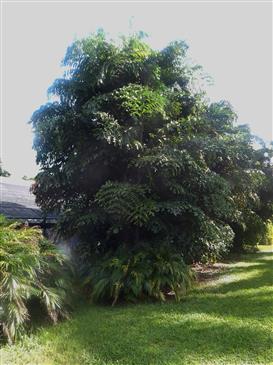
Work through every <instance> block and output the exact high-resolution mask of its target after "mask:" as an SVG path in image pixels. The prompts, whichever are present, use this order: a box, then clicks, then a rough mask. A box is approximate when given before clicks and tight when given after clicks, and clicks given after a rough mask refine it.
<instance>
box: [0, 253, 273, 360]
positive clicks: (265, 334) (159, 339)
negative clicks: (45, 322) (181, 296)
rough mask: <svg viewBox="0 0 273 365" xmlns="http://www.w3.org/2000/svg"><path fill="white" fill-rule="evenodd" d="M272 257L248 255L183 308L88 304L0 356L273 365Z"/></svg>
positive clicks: (226, 267) (173, 305)
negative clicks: (64, 319)
mask: <svg viewBox="0 0 273 365" xmlns="http://www.w3.org/2000/svg"><path fill="white" fill-rule="evenodd" d="M272 258H273V254H272V253H271V252H262V253H257V254H249V255H245V256H243V257H242V258H240V260H236V261H233V262H229V263H228V264H225V265H223V268H222V269H221V270H220V271H219V272H218V273H217V274H216V276H215V277H213V279H211V280H204V281H202V282H201V284H200V285H199V287H198V288H196V289H195V290H193V291H192V292H191V294H190V295H188V296H187V297H186V298H185V300H184V301H183V302H180V303H173V302H168V303H164V304H136V305H126V306H124V305H123V306H116V307H113V308H112V307H106V306H105V307H103V306H92V305H84V306H82V307H81V308H80V309H78V310H77V311H76V312H74V314H73V316H72V318H71V319H70V320H67V321H65V322H63V323H60V324H58V325H56V326H48V327H41V328H40V329H39V330H38V331H36V333H34V334H32V335H31V337H26V338H24V339H23V340H21V341H20V342H18V343H17V344H16V345H13V346H4V347H3V348H2V349H1V350H0V354H1V355H0V359H1V361H0V364H1V365H19V364H20V365H26V364H31V365H114V364H115V365H117V364H119V365H133V364H134V365H148V364H149V365H160V364H162V365H163V364H164V365H167V364H168V365H182V364H183V365H184V364H185V365H193V364H196V365H208V364H210V365H212V364H213V365H222V364H225V365H235V364H242V365H247V364H255V365H258V364H266V365H269V364H273V351H272V348H273V336H272V328H273V321H272V318H273V285H272V284H273V265H272V264H273V263H272Z"/></svg>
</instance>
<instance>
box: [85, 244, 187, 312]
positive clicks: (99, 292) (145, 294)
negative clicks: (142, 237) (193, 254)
mask: <svg viewBox="0 0 273 365" xmlns="http://www.w3.org/2000/svg"><path fill="white" fill-rule="evenodd" d="M193 279H194V275H193V272H192V271H191V270H190V269H189V268H188V267H187V266H186V265H185V264H184V262H183V259H182V257H181V255H179V254H176V253H174V252H172V248H171V247H169V246H163V245H161V246H160V247H159V248H157V249H155V248H154V247H150V246H148V247H146V246H143V247H138V248H137V251H136V250H133V251H128V249H127V248H126V247H119V248H118V249H117V250H116V251H115V252H114V253H113V252H111V251H110V252H108V253H107V254H106V255H105V257H103V258H99V259H98V262H97V264H95V265H94V266H92V269H91V272H90V274H89V276H88V278H87V279H86V281H85V284H87V283H90V284H91V288H92V299H93V300H94V301H99V300H106V301H108V300H111V302H112V305H114V304H115V303H116V302H117V301H118V300H126V301H129V302H135V301H136V300H138V299H145V298H153V299H156V300H159V301H165V300H166V296H167V295H174V297H175V299H176V300H177V301H179V300H181V299H182V298H183V296H184V295H185V294H186V292H187V290H188V289H189V288H190V287H191V284H192V281H193ZM170 291H171V292H170Z"/></svg>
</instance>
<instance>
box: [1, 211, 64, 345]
mask: <svg viewBox="0 0 273 365" xmlns="http://www.w3.org/2000/svg"><path fill="white" fill-rule="evenodd" d="M64 268H65V258H64V256H63V255H62V254H60V253H58V252H57V249H56V248H55V247H54V246H53V245H52V244H50V243H49V242H48V241H46V240H45V239H44V238H43V237H42V233H41V231H40V230H39V229H37V228H25V227H22V224H20V223H16V222H13V223H12V222H9V221H7V220H6V219H5V218H4V217H3V216H0V331H1V332H2V333H3V335H4V336H5V337H7V339H8V341H9V342H12V341H13V340H14V339H15V338H16V337H17V336H18V335H20V334H22V332H24V330H25V329H26V323H27V321H28V319H29V317H30V315H29V306H28V305H29V303H30V300H33V299H34V298H36V299H38V300H39V301H40V303H41V304H42V305H43V306H44V307H45V308H46V310H47V313H48V315H49V316H50V318H51V319H52V321H53V322H56V321H57V320H58V318H59V317H63V316H67V308H66V304H67V295H68V283H69V281H68V279H67V275H66V274H65V272H66V271H67V269H66V270H65V269H64Z"/></svg>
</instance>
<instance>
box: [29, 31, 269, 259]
mask: <svg viewBox="0 0 273 365" xmlns="http://www.w3.org/2000/svg"><path fill="white" fill-rule="evenodd" d="M186 51H187V46H186V44H185V43H184V42H174V43H171V44H170V45H169V46H167V47H166V48H165V49H163V50H161V51H157V50H153V49H151V48H150V47H149V46H148V45H147V44H145V42H144V41H143V40H142V39H141V38H140V37H137V36H134V37H130V38H128V39H123V41H122V43H121V45H116V44H115V43H113V42H112V41H107V39H106V37H105V36H104V34H103V33H102V32H99V33H98V34H97V35H94V36H91V37H89V38H87V39H84V40H81V41H76V42H75V43H73V44H72V46H71V47H69V48H68V50H67V54H66V56H65V58H64V61H63V64H64V66H65V67H66V69H67V71H66V73H65V75H64V78H62V79H58V80H56V81H55V82H54V84H53V85H52V87H51V88H50V90H49V92H50V93H51V94H53V95H54V96H55V98H56V97H57V98H58V101H55V102H52V103H48V104H46V105H44V106H42V107H41V108H40V109H39V110H37V111H36V112H35V113H34V114H33V116H32V119H31V122H32V125H33V128H34V132H35V142H34V148H35V149H36V151H37V162H38V163H39V164H40V167H41V172H40V173H39V174H38V176H37V178H36V185H35V187H34V192H35V194H36V198H37V202H38V204H39V205H40V206H41V207H43V208H44V209H48V210H52V209H55V210H58V211H59V212H60V227H61V229H62V232H63V234H67V235H73V234H77V235H78V236H80V238H81V240H83V241H85V242H87V243H88V247H89V250H90V252H99V253H100V254H101V255H104V254H107V252H109V251H111V252H113V251H114V250H116V249H118V247H120V246H125V247H127V249H128V251H129V250H131V249H132V248H135V247H138V246H139V245H141V244H142V243H145V244H147V245H151V247H157V246H159V245H160V244H161V243H162V242H164V243H168V244H170V245H171V246H173V247H175V249H176V250H178V251H179V253H181V254H182V255H183V257H184V260H185V261H186V262H192V261H195V260H210V259H215V258H216V257H219V256H220V255H221V254H223V253H225V252H227V251H228V250H229V249H230V247H231V245H232V243H234V244H235V245H236V246H238V247H241V246H242V244H244V243H246V242H247V243H249V241H251V242H252V241H253V242H255V243H256V242H257V237H258V236H259V235H261V232H262V231H263V229H264V222H265V220H266V219H269V218H271V217H272V207H273V205H272V202H273V184H272V166H271V164H270V159H271V157H272V149H271V148H267V147H266V146H265V145H263V144H262V143H260V148H259V149H254V147H253V142H254V138H253V136H252V135H251V133H250V130H249V128H248V127H247V126H245V125H243V126H242V125H241V126H238V125H236V115H235V113H234V111H233V110H232V108H231V106H230V105H229V104H228V103H227V102H224V101H221V102H219V103H212V104H210V103H209V102H208V101H207V100H206V98H205V95H204V94H203V93H202V92H198V91H195V90H197V88H196V86H195V83H194V81H195V71H196V70H197V69H198V67H196V66H191V65H190V64H189V63H187V58H186ZM234 235H235V239H234Z"/></svg>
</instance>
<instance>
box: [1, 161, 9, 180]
mask: <svg viewBox="0 0 273 365" xmlns="http://www.w3.org/2000/svg"><path fill="white" fill-rule="evenodd" d="M1 165H2V162H1V160H0V176H2V177H9V176H10V173H9V172H8V171H7V170H5V169H3V167H2V166H1Z"/></svg>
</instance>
